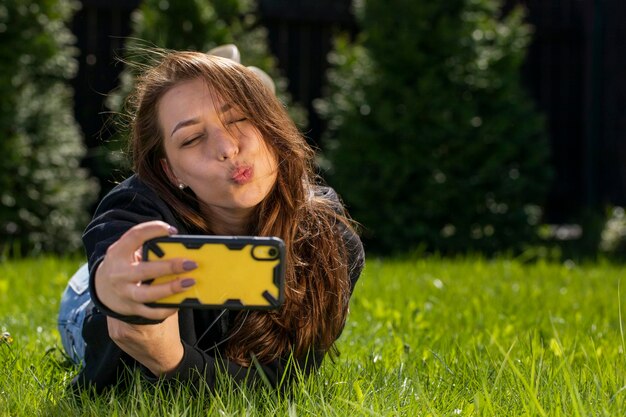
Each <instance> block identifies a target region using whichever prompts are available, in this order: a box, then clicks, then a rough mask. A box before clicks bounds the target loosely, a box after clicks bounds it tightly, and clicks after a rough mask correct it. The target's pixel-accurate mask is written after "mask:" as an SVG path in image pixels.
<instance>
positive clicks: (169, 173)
mask: <svg viewBox="0 0 626 417" xmlns="http://www.w3.org/2000/svg"><path fill="white" fill-rule="evenodd" d="M161 168H162V169H163V172H165V175H167V179H169V180H170V182H171V183H172V184H173V185H174V187H178V184H179V183H180V181H179V180H178V178H176V175H174V173H173V172H172V169H171V168H170V164H169V163H168V162H167V159H165V158H161Z"/></svg>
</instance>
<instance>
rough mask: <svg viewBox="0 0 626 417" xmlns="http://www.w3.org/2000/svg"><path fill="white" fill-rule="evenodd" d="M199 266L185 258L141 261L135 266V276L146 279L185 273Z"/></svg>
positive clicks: (142, 279)
mask: <svg viewBox="0 0 626 417" xmlns="http://www.w3.org/2000/svg"><path fill="white" fill-rule="evenodd" d="M197 267H198V264H197V263H195V262H194V261H190V260H188V259H183V258H175V259H168V260H164V261H150V262H139V263H138V264H137V265H136V266H135V271H136V272H135V274H134V275H135V276H136V277H137V278H138V279H139V280H141V281H144V280H146V279H150V278H157V277H161V276H164V275H175V274H184V273H186V272H189V271H193V270H194V269H196V268H197Z"/></svg>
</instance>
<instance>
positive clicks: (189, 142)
mask: <svg viewBox="0 0 626 417" xmlns="http://www.w3.org/2000/svg"><path fill="white" fill-rule="evenodd" d="M203 136H204V133H202V134H200V135H195V136H191V137H190V138H188V139H185V140H183V142H182V143H181V144H180V146H181V148H184V147H186V146H190V145H193V144H194V143H196V142H197V141H198V140H199V139H201V138H202V137H203Z"/></svg>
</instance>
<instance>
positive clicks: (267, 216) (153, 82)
mask: <svg viewBox="0 0 626 417" xmlns="http://www.w3.org/2000/svg"><path fill="white" fill-rule="evenodd" d="M153 55H156V56H157V57H158V62H157V63H156V64H154V65H152V66H150V67H148V68H147V69H146V70H145V71H144V72H143V74H142V75H141V76H140V77H139V78H138V80H137V83H136V87H135V90H134V93H133V94H132V95H131V96H130V100H129V102H128V103H129V104H130V108H129V110H130V117H131V129H132V132H131V155H132V161H133V166H134V170H135V172H136V173H137V174H138V176H139V177H140V178H141V179H142V180H143V181H145V182H146V183H148V184H150V186H152V187H153V188H154V189H155V190H156V192H157V193H158V194H159V196H160V197H161V198H162V199H163V200H164V201H165V202H166V203H167V204H168V205H169V206H170V207H172V209H173V210H174V212H175V213H178V214H179V216H180V217H181V218H182V221H183V222H184V223H185V224H186V225H187V226H188V227H190V228H191V229H192V230H195V231H200V232H203V233H208V234H211V233H212V226H211V219H209V218H206V216H204V215H202V214H201V210H200V207H201V205H202V203H201V202H199V201H198V200H197V198H196V197H195V195H194V194H193V192H192V191H185V192H181V191H180V190H179V189H178V188H176V187H175V186H174V185H173V184H172V183H171V182H170V181H169V180H168V177H167V175H166V173H165V172H164V171H163V168H162V165H161V159H162V158H165V152H164V147H163V134H162V132H161V128H160V125H159V120H158V113H157V109H158V103H159V100H160V99H161V97H162V96H163V95H164V94H165V93H166V92H167V91H168V90H169V89H170V88H172V87H173V86H174V85H176V84H178V83H180V82H183V81H187V80H192V79H197V78H199V79H203V80H204V81H205V82H206V85H207V86H208V88H209V90H210V91H211V92H212V93H213V94H216V95H217V96H218V97H220V98H222V99H223V100H224V101H225V102H227V103H234V104H236V105H237V106H238V107H239V109H240V110H241V111H242V112H243V114H244V115H245V116H246V117H247V118H248V119H249V120H250V121H251V122H252V124H253V125H254V126H255V127H256V129H258V130H259V132H260V133H261V135H262V137H263V138H264V140H265V142H266V144H267V145H268V147H269V148H270V149H271V151H273V152H274V154H275V155H276V157H277V160H278V161H279V163H278V174H277V179H276V183H275V185H274V187H273V189H272V191H271V192H270V194H269V195H268V196H267V197H266V198H265V199H264V201H262V202H261V203H260V204H259V205H258V207H257V208H256V210H255V218H254V220H253V221H252V222H251V224H250V227H249V233H250V234H253V235H258V236H278V237H280V238H282V239H283V240H284V241H285V244H286V248H287V267H286V280H285V283H286V291H285V303H284V305H283V306H282V307H281V308H280V309H278V310H275V311H271V312H250V313H249V314H242V313H239V314H238V316H237V318H236V323H235V325H234V326H233V329H236V330H235V331H234V333H232V334H231V335H230V336H231V337H230V339H229V341H228V345H227V347H226V351H225V352H226V356H227V358H228V359H230V360H232V361H234V362H236V363H239V364H241V365H244V366H247V365H249V364H250V363H251V358H252V356H253V355H254V356H255V357H256V358H257V359H258V360H259V361H260V362H261V363H267V362H270V361H272V360H274V359H276V358H278V357H281V356H284V355H286V354H289V353H290V352H293V354H294V355H295V357H303V356H304V355H306V354H307V353H308V352H309V350H310V349H315V350H320V351H325V352H326V351H329V350H330V349H331V348H332V347H333V343H334V341H335V339H336V338H337V337H338V335H339V333H340V332H341V329H342V328H343V325H344V323H345V319H346V315H347V309H348V300H349V293H350V281H349V276H348V265H347V263H348V260H347V252H346V247H345V244H344V241H343V238H342V233H344V232H345V231H346V230H348V229H349V228H350V227H351V222H350V220H349V219H348V218H347V215H346V213H345V211H344V210H343V208H342V207H341V205H340V204H338V203H337V204H333V203H332V202H330V201H329V200H328V199H325V198H320V197H319V196H316V195H315V194H314V192H313V190H314V187H315V183H316V182H317V181H318V179H317V178H316V177H315V175H314V174H313V172H314V170H313V158H314V152H313V150H312V149H311V147H310V146H309V145H308V144H307V142H306V140H305V139H304V138H303V136H302V135H301V134H300V132H299V131H298V129H297V127H296V126H295V125H294V123H293V121H292V120H291V119H290V117H289V116H288V114H287V112H286V111H285V108H284V106H283V105H282V104H281V103H280V101H279V100H278V99H277V98H276V97H275V96H274V94H273V93H271V92H270V91H269V90H268V89H267V88H266V87H265V85H264V84H263V83H262V82H261V80H260V79H259V78H257V76H256V75H255V74H254V73H253V72H252V71H250V70H249V69H247V68H246V67H244V66H242V65H239V64H237V63H235V62H233V61H230V60H227V59H224V58H219V57H214V56H210V55H207V54H203V53H197V52H174V51H157V52H156V54H153Z"/></svg>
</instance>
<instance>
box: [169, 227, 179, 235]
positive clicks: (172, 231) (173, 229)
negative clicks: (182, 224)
mask: <svg viewBox="0 0 626 417" xmlns="http://www.w3.org/2000/svg"><path fill="white" fill-rule="evenodd" d="M167 232H168V233H169V234H170V235H175V234H177V233H178V229H177V228H175V227H174V226H170V227H169V228H168V229H167Z"/></svg>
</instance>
